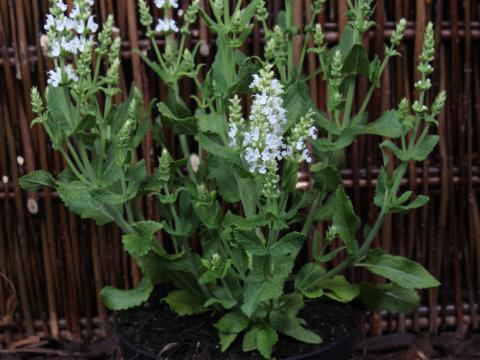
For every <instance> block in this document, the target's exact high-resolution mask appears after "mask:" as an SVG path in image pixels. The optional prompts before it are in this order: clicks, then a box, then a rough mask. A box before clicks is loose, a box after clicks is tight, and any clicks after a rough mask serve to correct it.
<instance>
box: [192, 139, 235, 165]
mask: <svg viewBox="0 0 480 360" xmlns="http://www.w3.org/2000/svg"><path fill="white" fill-rule="evenodd" d="M198 142H199V144H200V146H201V147H202V148H203V149H204V150H206V151H207V152H208V153H210V154H213V155H215V156H216V157H218V158H220V159H223V160H226V161H228V162H230V163H231V164H235V165H240V164H241V162H240V156H239V155H238V153H237V152H236V151H234V150H233V149H232V148H230V147H227V146H224V145H223V144H221V143H220V142H218V141H216V140H215V139H214V138H213V137H212V136H209V135H206V134H203V133H201V134H199V135H198Z"/></svg>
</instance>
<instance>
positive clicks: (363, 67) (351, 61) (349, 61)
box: [343, 44, 370, 76]
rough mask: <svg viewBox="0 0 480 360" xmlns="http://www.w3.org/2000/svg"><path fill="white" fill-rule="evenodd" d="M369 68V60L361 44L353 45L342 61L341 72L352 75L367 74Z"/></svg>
mask: <svg viewBox="0 0 480 360" xmlns="http://www.w3.org/2000/svg"><path fill="white" fill-rule="evenodd" d="M369 70H370V61H369V60H368V56H367V52H366V51H365V48H364V47H363V45H361V44H355V45H353V47H352V48H351V49H350V52H349V53H348V55H347V57H346V58H345V61H344V63H343V72H345V73H347V74H352V75H365V76H368V74H369Z"/></svg>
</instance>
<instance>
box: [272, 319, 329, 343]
mask: <svg viewBox="0 0 480 360" xmlns="http://www.w3.org/2000/svg"><path fill="white" fill-rule="evenodd" d="M270 322H271V323H272V325H273V327H274V328H275V329H276V330H277V331H278V332H279V333H282V334H284V335H287V336H290V337H291V338H294V339H296V340H298V341H301V342H304V343H307V344H321V343H322V338H321V337H320V336H318V335H317V334H315V333H314V332H313V331H311V330H308V329H305V328H304V327H303V326H302V325H301V323H300V319H298V318H296V317H295V318H292V317H287V316H285V315H284V314H282V313H280V312H278V311H273V312H272V313H271V314H270Z"/></svg>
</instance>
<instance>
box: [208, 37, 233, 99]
mask: <svg viewBox="0 0 480 360" xmlns="http://www.w3.org/2000/svg"><path fill="white" fill-rule="evenodd" d="M232 55H233V54H232V50H231V49H230V47H229V45H228V44H227V43H226V42H225V40H224V39H223V37H222V36H219V37H218V38H217V53H216V55H215V60H214V62H213V64H212V76H213V80H214V81H215V84H216V89H217V92H218V93H219V94H222V95H223V96H224V97H228V96H229V92H228V89H229V88H231V87H232V86H233V85H234V83H235V80H236V74H232V67H231V66H230V65H231V62H233V61H234V59H233V56H232Z"/></svg>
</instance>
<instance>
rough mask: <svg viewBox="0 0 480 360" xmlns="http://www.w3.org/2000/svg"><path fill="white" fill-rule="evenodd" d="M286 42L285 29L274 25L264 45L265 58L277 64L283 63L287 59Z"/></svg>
mask: <svg viewBox="0 0 480 360" xmlns="http://www.w3.org/2000/svg"><path fill="white" fill-rule="evenodd" d="M287 44H288V41H287V39H286V35H285V31H284V30H283V29H282V28H281V27H280V26H278V25H276V26H275V27H274V29H273V33H271V35H270V37H269V39H268V40H267V44H266V46H265V57H266V59H267V60H269V61H272V60H275V62H276V63H278V64H284V63H285V62H286V60H287Z"/></svg>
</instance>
